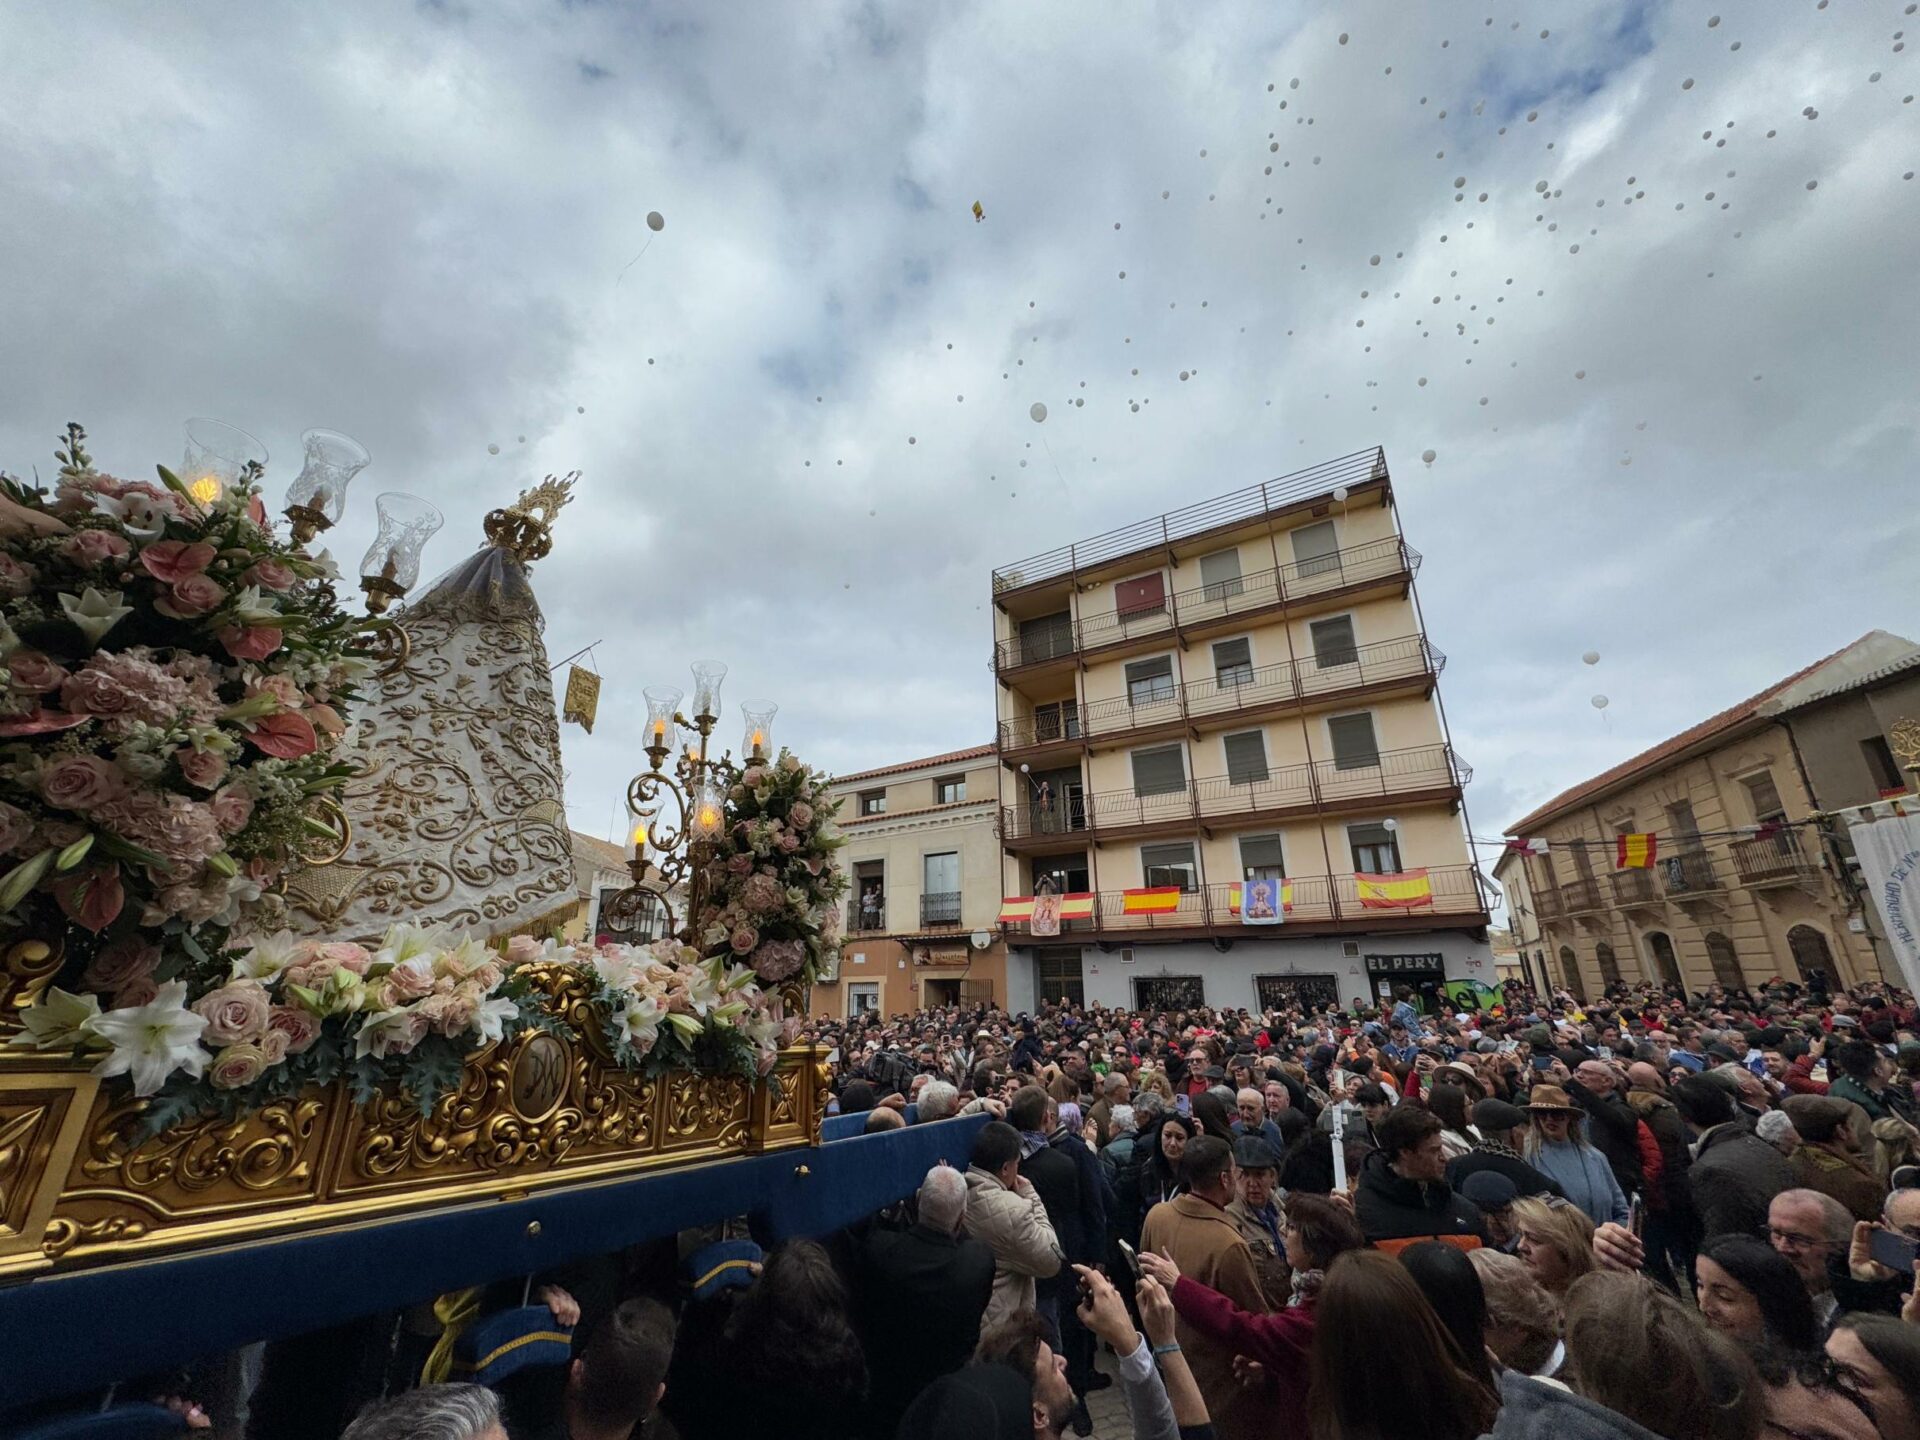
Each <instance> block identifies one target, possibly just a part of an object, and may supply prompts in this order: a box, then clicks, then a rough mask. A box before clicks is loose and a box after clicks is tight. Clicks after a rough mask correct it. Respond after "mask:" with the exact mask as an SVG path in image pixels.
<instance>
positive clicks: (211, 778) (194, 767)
mask: <svg viewBox="0 0 1920 1440" xmlns="http://www.w3.org/2000/svg"><path fill="white" fill-rule="evenodd" d="M173 758H174V759H175V760H177V761H179V762H180V773H181V774H182V775H183V776H185V777H186V781H187V783H188V784H189V785H196V786H198V787H199V788H200V789H202V790H212V789H214V788H215V787H217V786H218V785H219V784H220V782H221V781H222V780H224V779H226V777H227V757H226V756H224V755H222V754H220V753H219V752H218V751H216V750H193V749H182V750H179V751H176V752H175V754H174V757H173Z"/></svg>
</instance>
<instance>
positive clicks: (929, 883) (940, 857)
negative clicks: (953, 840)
mask: <svg viewBox="0 0 1920 1440" xmlns="http://www.w3.org/2000/svg"><path fill="white" fill-rule="evenodd" d="M920 866H921V885H920V923H921V924H922V925H958V924H959V923H960V852H959V851H957V850H949V851H945V852H943V853H941V854H937V855H926V856H922V857H921V860H920Z"/></svg>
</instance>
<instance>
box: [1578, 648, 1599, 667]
mask: <svg viewBox="0 0 1920 1440" xmlns="http://www.w3.org/2000/svg"><path fill="white" fill-rule="evenodd" d="M1580 663H1581V664H1583V665H1598V664H1599V663H1600V652H1599V651H1598V650H1589V651H1587V653H1586V654H1584V655H1582V656H1581V657H1580Z"/></svg>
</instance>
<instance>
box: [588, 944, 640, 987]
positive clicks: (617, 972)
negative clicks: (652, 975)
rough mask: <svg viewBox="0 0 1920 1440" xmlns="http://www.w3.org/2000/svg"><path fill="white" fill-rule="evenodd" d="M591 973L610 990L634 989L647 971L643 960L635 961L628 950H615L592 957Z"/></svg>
mask: <svg viewBox="0 0 1920 1440" xmlns="http://www.w3.org/2000/svg"><path fill="white" fill-rule="evenodd" d="M592 964H593V973H594V974H596V975H598V976H599V977H600V983H601V984H602V985H605V986H606V987H607V988H608V989H611V990H634V989H638V988H639V984H640V981H641V980H642V978H644V977H645V975H646V973H647V966H646V963H645V962H644V961H640V962H636V961H635V960H634V958H633V956H632V954H631V953H630V952H627V951H616V952H615V953H613V954H611V955H595V956H594V957H593V961H592Z"/></svg>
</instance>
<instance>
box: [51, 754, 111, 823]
mask: <svg viewBox="0 0 1920 1440" xmlns="http://www.w3.org/2000/svg"><path fill="white" fill-rule="evenodd" d="M126 791H127V780H126V777H125V776H124V775H122V774H121V773H120V771H119V770H118V769H117V768H115V767H114V766H113V765H111V764H109V763H108V762H107V761H105V760H103V759H101V758H100V757H99V756H98V755H62V756H61V757H60V758H59V759H57V760H55V761H53V763H52V764H50V765H48V766H47V768H46V769H45V770H43V771H41V772H40V793H41V795H42V796H44V797H45V799H46V802H47V803H48V804H49V805H57V806H58V807H59V808H60V809H62V810H91V809H93V808H94V807H95V806H98V805H105V804H107V803H108V802H109V801H113V800H117V799H119V798H120V797H121V796H122V795H124V794H126Z"/></svg>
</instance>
